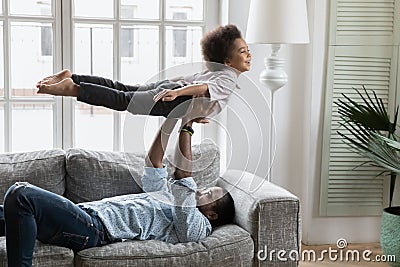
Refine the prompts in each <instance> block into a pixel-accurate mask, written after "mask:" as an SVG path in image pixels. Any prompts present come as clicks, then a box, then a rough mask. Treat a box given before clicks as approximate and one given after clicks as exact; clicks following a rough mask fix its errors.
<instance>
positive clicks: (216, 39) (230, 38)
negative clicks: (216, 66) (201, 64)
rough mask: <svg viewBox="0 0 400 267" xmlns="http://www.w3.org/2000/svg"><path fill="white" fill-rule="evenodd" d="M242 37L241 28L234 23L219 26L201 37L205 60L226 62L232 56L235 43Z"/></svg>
mask: <svg viewBox="0 0 400 267" xmlns="http://www.w3.org/2000/svg"><path fill="white" fill-rule="evenodd" d="M237 38H242V33H241V32H240V30H239V29H238V28H237V27H236V26H235V25H232V24H228V25H226V26H218V27H217V28H215V29H214V30H211V31H209V32H208V33H206V34H205V35H204V37H203V38H202V39H201V50H202V53H203V57H204V60H205V61H209V62H217V63H221V64H224V63H225V60H226V59H228V58H229V57H230V54H231V52H232V49H233V43H234V41H235V40H236V39H237Z"/></svg>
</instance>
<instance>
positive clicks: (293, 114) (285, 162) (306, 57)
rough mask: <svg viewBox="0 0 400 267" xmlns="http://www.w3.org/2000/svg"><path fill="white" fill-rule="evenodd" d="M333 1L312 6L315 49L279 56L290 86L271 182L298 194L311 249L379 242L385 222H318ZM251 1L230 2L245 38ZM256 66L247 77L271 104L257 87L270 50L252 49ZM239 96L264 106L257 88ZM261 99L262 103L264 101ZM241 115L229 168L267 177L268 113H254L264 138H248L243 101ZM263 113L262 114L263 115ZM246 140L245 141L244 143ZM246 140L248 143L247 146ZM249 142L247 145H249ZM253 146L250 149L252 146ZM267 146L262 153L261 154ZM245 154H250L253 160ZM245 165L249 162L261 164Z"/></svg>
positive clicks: (278, 98)
mask: <svg viewBox="0 0 400 267" xmlns="http://www.w3.org/2000/svg"><path fill="white" fill-rule="evenodd" d="M329 2H330V1H329V0H307V5H308V15H309V29H310V39H311V43H310V44H308V45H286V46H283V49H282V50H281V53H280V55H281V56H282V57H284V58H285V59H287V62H288V63H287V66H286V71H287V73H288V76H289V82H288V83H287V84H286V85H285V86H284V87H283V88H281V89H280V90H279V91H277V92H276V94H275V96H274V103H275V104H274V106H275V108H274V120H275V127H276V133H277V135H276V136H277V137H276V158H275V161H274V164H273V173H272V180H273V182H274V183H276V184H279V185H281V186H282V187H284V188H286V189H288V190H289V191H291V192H293V193H294V194H296V195H297V196H298V197H299V198H300V201H301V209H302V225H303V233H302V240H303V242H304V243H306V244H327V243H329V244H333V243H336V240H337V239H339V238H346V239H347V241H348V242H376V241H378V240H379V231H380V218H378V217H361V218H360V217H354V218H353V217H319V216H318V206H319V191H320V166H321V151H322V126H323V113H324V100H325V95H324V91H325V64H326V63H325V61H326V56H327V54H326V53H327V50H326V46H327V32H326V28H327V22H328V21H327V20H328V15H327V14H328V10H327V8H328V3H329ZM249 3H250V0H246V1H243V0H230V1H229V10H228V21H229V23H233V24H236V25H237V26H238V27H239V28H240V29H241V30H242V33H243V35H244V36H245V33H246V27H247V17H248V9H249ZM249 46H250V49H251V52H252V55H253V60H252V69H251V71H250V72H248V73H247V74H246V76H247V77H249V78H250V79H251V80H252V81H254V82H255V84H256V85H257V86H258V87H259V88H260V91H261V94H262V95H263V97H265V99H267V101H269V100H270V97H269V92H268V90H267V89H265V88H263V87H262V85H261V84H260V83H259V82H258V75H259V73H260V72H261V70H262V69H263V68H264V66H263V58H264V57H265V56H267V55H268V54H269V52H270V49H269V47H268V46H267V45H249ZM244 84H245V85H246V86H243V90H242V91H240V96H241V97H243V98H244V99H245V100H246V101H247V102H248V103H249V104H250V105H257V104H259V103H260V101H261V102H262V99H261V98H260V93H259V92H257V91H254V90H246V88H248V87H251V88H252V89H253V87H252V86H251V85H250V83H249V82H244ZM260 99H261V100H260ZM232 106H233V107H235V108H237V109H239V110H240V116H236V115H235V114H234V113H233V112H232V111H229V112H228V123H227V125H228V128H229V129H228V130H229V134H230V138H231V140H232V146H231V147H229V148H230V149H231V151H229V150H228V151H229V153H231V155H232V158H231V161H230V163H229V166H228V168H243V167H244V166H246V170H248V171H253V172H255V173H256V174H257V175H259V176H262V177H266V176H267V174H268V166H267V165H268V146H265V144H268V133H269V130H268V125H269V120H268V118H267V117H268V114H269V113H268V110H265V117H263V115H262V113H263V108H264V109H267V107H262V106H261V107H254V108H253V109H255V111H256V113H261V115H259V116H258V118H259V122H260V125H261V127H262V132H261V133H259V132H258V131H254V128H252V127H256V126H257V125H255V124H252V123H247V126H249V128H250V129H248V131H247V132H246V134H247V136H246V135H245V134H244V133H243V131H238V130H237V129H241V128H243V121H240V120H238V117H240V118H244V119H246V118H250V117H252V116H253V114H252V113H251V112H248V111H247V113H246V110H245V109H243V107H242V106H243V104H242V103H241V101H237V100H236V102H233V104H232ZM252 107H253V106H252ZM260 110H261V111H260ZM244 138H246V139H244ZM244 140H246V142H244ZM247 140H248V141H247ZM247 142H248V143H247ZM260 142H262V144H263V149H262V153H261V154H260V153H259V151H258V150H257V148H259V147H260ZM244 152H248V155H247V154H246V153H244ZM257 157H258V158H260V159H261V163H262V164H261V165H257V164H255V163H254V162H253V163H249V164H247V165H245V163H244V162H245V161H246V160H247V158H250V159H252V161H254V160H255V161H257Z"/></svg>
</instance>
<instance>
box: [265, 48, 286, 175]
mask: <svg viewBox="0 0 400 267" xmlns="http://www.w3.org/2000/svg"><path fill="white" fill-rule="evenodd" d="M271 48H272V52H271V55H270V56H269V57H268V58H264V64H265V69H264V70H263V71H262V72H261V73H260V76H259V80H260V83H261V84H263V85H264V86H265V87H266V88H267V89H269V91H270V99H271V100H270V101H271V102H270V108H271V118H270V121H269V137H268V146H269V147H268V148H269V157H268V161H269V162H268V163H269V164H268V167H269V170H268V178H267V180H268V181H269V182H272V163H273V156H274V155H273V152H274V150H273V149H272V145H273V144H274V140H273V133H274V131H273V119H274V93H275V92H276V91H277V90H278V89H280V88H282V87H283V86H284V85H285V84H286V83H287V82H288V76H287V74H286V72H285V70H284V69H283V67H284V65H285V60H284V59H283V58H280V57H279V56H278V53H279V50H280V48H281V45H280V44H272V45H271Z"/></svg>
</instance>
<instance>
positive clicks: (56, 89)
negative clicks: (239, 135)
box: [37, 78, 79, 97]
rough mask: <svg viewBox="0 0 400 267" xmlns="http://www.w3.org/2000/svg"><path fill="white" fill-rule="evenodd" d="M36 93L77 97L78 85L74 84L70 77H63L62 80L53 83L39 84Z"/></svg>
mask: <svg viewBox="0 0 400 267" xmlns="http://www.w3.org/2000/svg"><path fill="white" fill-rule="evenodd" d="M37 93H38V94H50V95H58V96H75V97H77V96H78V94H79V85H77V84H75V83H74V81H73V80H72V79H71V78H65V79H64V80H62V81H60V82H58V83H55V84H50V85H46V84H41V85H40V86H39V90H38V92H37Z"/></svg>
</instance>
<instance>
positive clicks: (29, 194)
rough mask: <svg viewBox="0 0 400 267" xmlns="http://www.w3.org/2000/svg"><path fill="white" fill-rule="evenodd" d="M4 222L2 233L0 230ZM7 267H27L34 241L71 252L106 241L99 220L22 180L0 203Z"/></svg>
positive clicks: (62, 198)
mask: <svg viewBox="0 0 400 267" xmlns="http://www.w3.org/2000/svg"><path fill="white" fill-rule="evenodd" d="M4 222H5V232H4ZM1 226H3V228H2V229H0V234H2V235H4V234H5V235H6V244H7V258H8V266H9V267H19V266H31V265H32V255H33V250H34V246H35V240H36V239H38V240H39V241H41V242H43V243H49V244H54V245H58V246H63V247H67V248H70V249H72V250H74V251H79V250H82V249H86V248H90V247H96V246H101V245H103V244H106V243H107V242H106V241H105V234H104V229H103V227H102V224H101V222H100V220H99V219H98V218H97V216H95V215H94V214H91V212H90V211H85V210H83V209H81V208H80V207H79V206H78V205H75V204H74V203H72V202H71V201H69V200H68V199H66V198H64V197H62V196H59V195H57V194H54V193H51V192H49V191H46V190H44V189H41V188H39V187H36V186H34V185H31V184H29V183H26V182H19V183H15V184H14V185H12V186H11V187H10V188H9V189H8V191H7V193H6V195H5V198H4V206H0V227H1Z"/></svg>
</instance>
